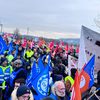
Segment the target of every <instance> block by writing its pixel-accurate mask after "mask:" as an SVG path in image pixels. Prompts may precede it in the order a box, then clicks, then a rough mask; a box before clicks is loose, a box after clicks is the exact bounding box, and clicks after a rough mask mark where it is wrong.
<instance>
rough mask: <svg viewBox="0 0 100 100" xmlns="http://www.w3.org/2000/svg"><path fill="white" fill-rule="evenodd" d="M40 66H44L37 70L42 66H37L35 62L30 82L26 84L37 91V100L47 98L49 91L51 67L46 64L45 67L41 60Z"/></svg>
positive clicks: (29, 78)
mask: <svg viewBox="0 0 100 100" xmlns="http://www.w3.org/2000/svg"><path fill="white" fill-rule="evenodd" d="M38 64H41V65H42V66H41V68H40V69H37V66H40V65H36V62H34V63H33V67H32V71H31V73H30V75H29V77H28V78H27V80H28V81H27V82H26V84H27V85H28V87H30V88H31V87H34V89H35V90H36V92H37V94H38V95H37V96H35V99H36V100H40V99H41V98H43V97H45V96H47V95H48V89H49V65H48V64H46V65H45V66H44V64H43V62H41V59H40V60H39V62H38ZM42 67H43V68H42ZM37 98H38V99H37Z"/></svg>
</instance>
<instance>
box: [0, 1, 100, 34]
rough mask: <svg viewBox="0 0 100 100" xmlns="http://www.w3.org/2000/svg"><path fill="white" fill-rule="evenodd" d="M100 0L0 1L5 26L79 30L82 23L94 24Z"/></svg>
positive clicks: (0, 11)
mask: <svg viewBox="0 0 100 100" xmlns="http://www.w3.org/2000/svg"><path fill="white" fill-rule="evenodd" d="M98 14H100V0H0V22H1V23H2V24H3V26H4V28H16V27H17V28H22V29H26V28H27V27H29V29H30V30H31V31H47V32H65V33H78V34H79V33H80V29H81V25H86V26H90V27H95V24H94V18H95V17H96V16H97V15H98Z"/></svg>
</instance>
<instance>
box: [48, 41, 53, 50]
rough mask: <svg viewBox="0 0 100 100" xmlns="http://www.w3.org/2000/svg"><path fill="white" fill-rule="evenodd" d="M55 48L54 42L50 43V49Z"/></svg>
mask: <svg viewBox="0 0 100 100" xmlns="http://www.w3.org/2000/svg"><path fill="white" fill-rule="evenodd" d="M53 47H54V41H52V42H50V43H49V48H50V49H53Z"/></svg>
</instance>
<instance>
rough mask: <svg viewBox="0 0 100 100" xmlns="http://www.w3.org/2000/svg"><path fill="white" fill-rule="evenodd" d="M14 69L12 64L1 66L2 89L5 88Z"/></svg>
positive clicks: (0, 82) (0, 79)
mask: <svg viewBox="0 0 100 100" xmlns="http://www.w3.org/2000/svg"><path fill="white" fill-rule="evenodd" d="M12 71H13V69H12V67H11V66H7V67H3V66H0V84H2V87H3V88H2V89H5V86H6V82H7V81H8V80H9V78H10V74H11V73H12Z"/></svg>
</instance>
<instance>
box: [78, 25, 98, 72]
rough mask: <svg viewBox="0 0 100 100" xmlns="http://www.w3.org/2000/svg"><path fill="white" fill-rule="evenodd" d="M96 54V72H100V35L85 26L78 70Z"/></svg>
mask: <svg viewBox="0 0 100 100" xmlns="http://www.w3.org/2000/svg"><path fill="white" fill-rule="evenodd" d="M94 54H95V70H96V71H98V70H100V33H97V32H95V31H92V30H90V29H88V28H86V27H84V26H82V30H81V39H80V51H79V62H78V68H80V69H81V68H82V67H83V66H84V64H85V63H87V62H88V61H89V60H90V58H91V57H92V56H93V55H94Z"/></svg>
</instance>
